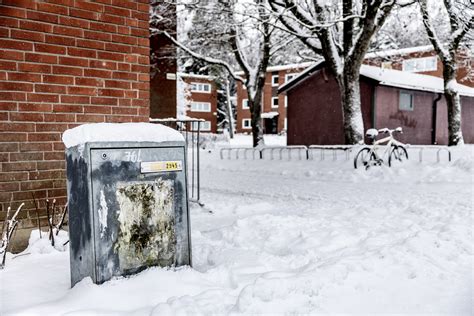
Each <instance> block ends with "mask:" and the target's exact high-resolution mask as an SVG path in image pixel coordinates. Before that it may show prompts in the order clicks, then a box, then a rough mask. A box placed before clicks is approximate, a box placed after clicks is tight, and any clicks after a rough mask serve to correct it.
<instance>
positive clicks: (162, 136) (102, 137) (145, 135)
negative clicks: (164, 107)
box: [63, 123, 184, 148]
mask: <svg viewBox="0 0 474 316" xmlns="http://www.w3.org/2000/svg"><path fill="white" fill-rule="evenodd" d="M118 141H121V142H126V141H130V142H167V141H184V138H183V136H182V135H181V134H180V133H179V132H178V131H176V130H174V129H172V128H170V127H167V126H164V125H161V124H151V123H94V124H84V125H80V126H78V127H75V128H72V129H68V130H67V131H65V132H64V134H63V142H64V144H65V145H66V147H67V148H69V147H73V146H77V145H81V144H85V143H88V142H118Z"/></svg>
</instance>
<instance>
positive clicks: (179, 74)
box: [178, 72, 214, 80]
mask: <svg viewBox="0 0 474 316" xmlns="http://www.w3.org/2000/svg"><path fill="white" fill-rule="evenodd" d="M178 76H179V77H181V78H196V79H207V80H214V76H209V75H197V74H188V73H184V72H178Z"/></svg>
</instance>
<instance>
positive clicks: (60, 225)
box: [56, 203, 68, 236]
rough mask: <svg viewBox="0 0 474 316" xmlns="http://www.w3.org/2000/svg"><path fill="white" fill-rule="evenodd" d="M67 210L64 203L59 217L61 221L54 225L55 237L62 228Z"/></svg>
mask: <svg viewBox="0 0 474 316" xmlns="http://www.w3.org/2000/svg"><path fill="white" fill-rule="evenodd" d="M67 210H68V208H67V203H66V205H64V208H63V213H62V215H61V220H60V221H59V223H58V224H57V225H56V236H57V235H58V234H59V231H60V230H61V228H62V227H63V224H64V219H65V218H66V214H67Z"/></svg>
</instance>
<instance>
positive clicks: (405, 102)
mask: <svg viewBox="0 0 474 316" xmlns="http://www.w3.org/2000/svg"><path fill="white" fill-rule="evenodd" d="M413 106H414V104H413V93H410V92H406V91H400V102H399V109H400V110H402V111H413Z"/></svg>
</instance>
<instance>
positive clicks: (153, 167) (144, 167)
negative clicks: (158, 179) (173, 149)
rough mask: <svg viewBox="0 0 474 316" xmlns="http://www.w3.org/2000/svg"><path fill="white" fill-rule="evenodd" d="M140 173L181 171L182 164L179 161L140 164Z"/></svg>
mask: <svg viewBox="0 0 474 316" xmlns="http://www.w3.org/2000/svg"><path fill="white" fill-rule="evenodd" d="M140 168H141V172H142V173H150V172H168V171H181V170H183V163H182V162H181V161H180V160H175V161H149V162H142V163H141V164H140Z"/></svg>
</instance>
